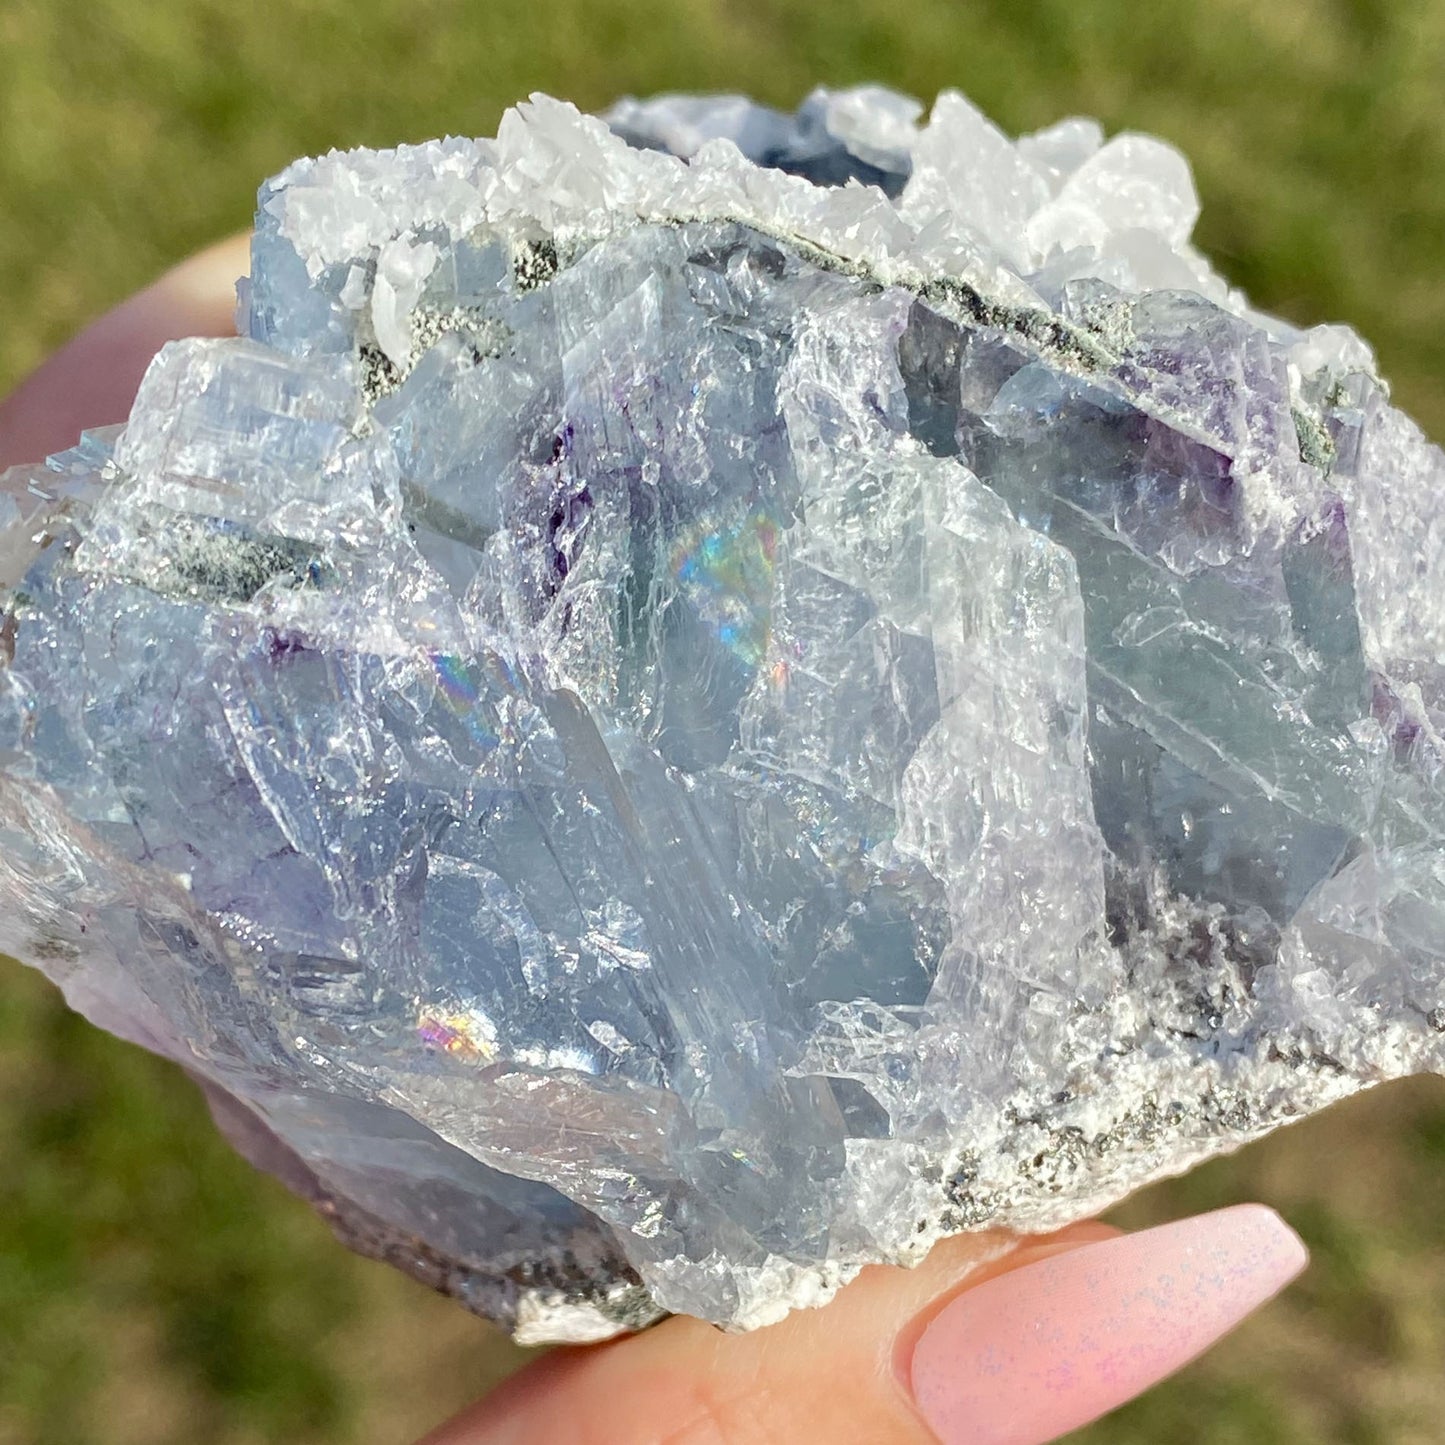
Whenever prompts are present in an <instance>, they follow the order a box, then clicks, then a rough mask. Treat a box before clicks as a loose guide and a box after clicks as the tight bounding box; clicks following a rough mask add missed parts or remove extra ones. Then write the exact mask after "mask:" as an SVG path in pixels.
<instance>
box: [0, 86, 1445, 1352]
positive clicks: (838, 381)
mask: <svg viewBox="0 0 1445 1445" xmlns="http://www.w3.org/2000/svg"><path fill="white" fill-rule="evenodd" d="M920 113H921V107H919V106H918V105H917V104H915V103H914V102H912V101H908V100H906V99H904V98H902V97H899V96H896V95H893V94H890V93H888V92H885V91H880V90H876V89H862V90H855V91H846V92H835V93H828V92H822V91H820V92H818V93H816V94H815V95H814V96H812V97H810V98H809V100H808V101H807V102H806V103H805V105H804V106H803V107H802V109H801V110H800V111H799V112H798V114H797V115H796V116H783V115H780V114H778V113H775V112H773V111H769V110H765V109H763V108H761V107H758V106H755V105H752V104H751V103H750V102H747V101H744V100H741V99H684V98H668V99H663V100H659V101H654V102H649V103H645V104H642V103H637V102H632V101H629V102H625V103H623V104H622V105H619V106H618V107H617V108H616V109H615V110H614V111H613V112H612V114H611V116H610V118H609V120H610V128H609V123H608V122H607V121H603V120H597V119H592V118H588V117H584V116H581V115H579V114H578V113H577V112H576V111H575V110H573V109H572V108H571V107H568V106H565V105H562V104H559V103H557V102H555V101H552V100H548V99H546V98H544V97H537V98H534V99H533V100H532V101H531V102H530V103H529V104H527V105H524V106H521V107H519V108H518V109H517V110H514V111H511V112H509V113H508V114H507V116H506V117H505V118H504V120H503V123H502V126H501V129H500V133H499V135H498V137H497V138H496V139H495V140H483V141H476V142H473V141H456V140H451V141H444V142H435V143H432V144H428V145H423V146H416V147H409V148H403V149H400V150H397V151H388V152H366V151H358V152H353V153H350V154H347V155H339V154H333V155H330V156H326V157H324V158H322V159H319V160H310V161H302V162H298V163H297V164H296V165H295V166H293V167H292V168H291V169H290V170H288V171H286V172H285V173H284V174H283V175H281V176H280V177H278V178H277V179H276V180H274V181H273V182H271V183H270V184H269V185H267V186H266V187H265V188H264V189H263V191H262V193H261V198H260V209H259V212H258V217H257V231H256V239H255V245H254V253H253V256H254V259H253V270H252V275H251V278H250V280H249V282H246V283H243V287H242V317H243V322H244V331H245V333H246V334H245V335H244V337H242V338H241V339H236V340H229V341H203V340H195V341H187V342H180V343H177V344H175V345H172V346H169V347H167V348H166V349H165V350H164V351H163V352H162V353H161V354H160V355H159V356H158V357H157V358H156V360H155V362H154V364H153V365H152V367H151V369H150V372H149V374H148V375H147V377H146V379H145V382H144V384H143V386H142V388H141V392H140V395H139V397H138V399H137V401H136V404H135V410H134V412H133V413H132V416H131V418H130V421H129V423H128V424H127V425H126V426H125V427H124V428H123V429H118V430H116V431H114V432H112V433H107V434H97V435H93V436H90V437H88V438H87V439H86V440H85V441H83V442H82V444H81V445H80V447H79V448H78V449H76V450H75V451H73V452H69V453H66V454H65V455H64V456H61V457H58V458H55V459H53V460H52V461H51V462H50V463H49V464H48V466H46V467H44V468H32V469H26V470H23V471H20V472H17V473H12V474H11V475H10V477H9V479H8V481H9V494H8V496H7V497H6V498H5V499H4V501H3V505H4V507H6V508H7V509H8V511H7V516H6V518H4V519H0V520H8V522H9V527H8V530H7V531H6V532H5V533H4V534H3V535H0V573H3V580H4V581H5V582H6V583H7V584H8V585H9V587H10V591H9V593H8V612H7V614H6V618H5V621H4V626H3V628H0V641H3V651H4V664H5V665H4V667H3V670H0V749H3V752H0V830H3V835H0V859H3V862H0V905H3V906H0V945H3V947H4V948H6V949H8V950H9V951H10V952H12V953H14V954H15V955H16V956H17V957H20V958H22V959H25V960H26V961H28V962H31V963H34V964H36V965H37V966H39V967H41V968H43V969H45V971H46V972H47V973H48V974H50V976H51V977H53V978H54V979H56V980H57V982H59V983H60V984H61V986H62V987H63V988H64V989H65V990H66V993H67V996H68V997H69V998H70V999H71V1001H72V1002H73V1003H74V1004H75V1005H76V1007H78V1008H80V1009H82V1010H83V1011H84V1012H86V1013H87V1014H88V1015H90V1016H91V1017H92V1018H94V1019H96V1020H97V1021H98V1022H100V1023H102V1024H104V1025H105V1026H106V1027H108V1028H110V1029H112V1030H114V1031H115V1032H117V1033H120V1034H122V1035H124V1036H125V1037H128V1038H131V1039H135V1040H137V1041H139V1042H141V1043H143V1044H145V1045H147V1046H148V1047H150V1048H153V1049H155V1050H157V1051H159V1052H162V1053H164V1054H167V1055H169V1056H171V1057H173V1058H176V1059H178V1060H179V1061H180V1062H181V1063H183V1064H184V1066H185V1067H186V1068H187V1069H189V1070H190V1071H191V1072H192V1073H193V1074H194V1075H196V1076H197V1077H198V1078H199V1079H200V1080H202V1081H203V1083H204V1084H205V1086H206V1087H207V1089H208V1091H209V1092H210V1094H211V1096H212V1098H213V1100H214V1102H215V1107H216V1111H217V1114H218V1117H219V1118H220V1119H221V1121H222V1123H223V1125H224V1126H225V1127H226V1128H227V1129H228V1131H229V1132H230V1133H231V1135H232V1136H233V1137H234V1138H235V1139H236V1140H237V1141H238V1143H239V1144H240V1146H241V1147H242V1148H243V1149H245V1150H246V1151H247V1152H248V1153H249V1154H250V1155H251V1156H252V1157H253V1158H255V1159H257V1160H258V1162H261V1163H263V1164H265V1165H266V1166H267V1167H270V1168H273V1169H275V1170H276V1171H277V1172H278V1173H280V1174H281V1175H282V1177H284V1178H286V1179H287V1180H288V1182H290V1183H291V1184H292V1185H293V1187H295V1188H297V1189H299V1190H301V1191H302V1192H304V1193H307V1194H308V1195H310V1196H311V1197H313V1198H314V1199H316V1200H317V1201H318V1202H319V1203H321V1204H322V1205H323V1207H324V1208H325V1209H326V1211H327V1213H328V1214H329V1215H330V1216H331V1217H332V1218H333V1219H334V1220H335V1221H336V1223H337V1227H338V1229H339V1230H340V1231H341V1233H342V1234H343V1236H344V1237H346V1238H348V1239H349V1240H351V1241H352V1242H353V1243H355V1244H357V1245H358V1247H361V1248H363V1249H367V1250H369V1251H371V1252H374V1253H377V1254H380V1255H382V1256H384V1257H386V1258H390V1259H393V1260H395V1261H396V1262H397V1263H399V1264H401V1265H403V1266H404V1267H406V1268H408V1269H410V1270H412V1271H413V1272H415V1273H418V1274H420V1275H422V1276H423V1277H424V1278H427V1279H430V1280H431V1281H433V1282H434V1283H436V1284H437V1285H438V1286H439V1287H441V1288H444V1289H447V1290H449V1291H451V1292H452V1293H454V1294H456V1295H458V1296H459V1297H460V1298H462V1299H463V1300H465V1301H466V1302H467V1303H468V1304H470V1305H471V1306H472V1307H473V1308H476V1309H478V1310H479V1311H482V1312H484V1313H487V1314H490V1315H492V1316H493V1317H495V1318H497V1319H499V1320H501V1321H503V1322H504V1323H505V1324H507V1325H509V1326H510V1327H512V1328H513V1329H514V1330H515V1331H516V1332H517V1333H518V1334H519V1335H520V1336H521V1337H522V1338H524V1339H528V1340H541V1339H557V1338H571V1339H582V1338H599V1337H601V1336H603V1335H606V1334H608V1333H611V1332H614V1331H616V1330H618V1329H621V1328H626V1327H629V1326H635V1325H639V1324H642V1323H646V1322H647V1321H648V1320H650V1319H652V1318H655V1317H656V1316H657V1315H658V1314H659V1313H661V1312H663V1311H688V1312H691V1313H694V1314H697V1315H701V1316H703V1317H705V1318H708V1319H712V1320H715V1321H717V1322H719V1323H722V1324H726V1325H730V1326H737V1327H747V1326H751V1325H755V1324H759V1323H762V1322H765V1321H767V1320H770V1319H774V1318H777V1317H778V1316H779V1315H780V1314H781V1313H782V1312H783V1311H785V1310H786V1309H787V1308H788V1307H790V1306H793V1305H798V1304H805V1303H815V1302H818V1301H820V1300H822V1299H825V1298H827V1297H828V1295H829V1294H830V1293H831V1292H832V1291H833V1290H834V1289H835V1288H836V1287H837V1286H838V1285H839V1284H840V1283H841V1282H842V1281H844V1280H845V1279H847V1278H848V1277H849V1276H850V1275H851V1274H852V1273H854V1272H856V1270H857V1269H858V1268H859V1267H860V1266H861V1265H862V1264H864V1263H866V1262H868V1261H872V1260H894V1261H910V1260H914V1259H917V1258H918V1257H920V1255H921V1254H922V1252H923V1251H924V1250H925V1249H926V1248H927V1247H928V1246H929V1245H930V1244H931V1243H932V1242H933V1241H934V1240H935V1239H937V1238H938V1237H939V1236H940V1235H942V1234H944V1233H948V1232H951V1231H955V1230H959V1229H963V1228H969V1227H974V1226H978V1225H981V1224H985V1223H988V1224H1001V1225H1010V1226H1014V1227H1018V1228H1043V1227H1049V1226H1055V1225H1059V1224H1062V1223H1064V1222H1066V1221H1069V1220H1072V1219H1075V1218H1078V1217H1080V1216H1083V1215H1085V1214H1087V1213H1089V1212H1092V1211H1094V1210H1096V1209H1098V1208H1100V1207H1102V1206H1104V1205H1106V1204H1108V1203H1110V1202H1112V1201H1113V1200H1115V1199H1117V1198H1118V1197H1120V1196H1121V1195H1122V1194H1124V1193H1125V1192H1127V1191H1128V1190H1129V1189H1131V1188H1133V1187H1135V1186H1136V1185H1138V1184H1140V1183H1142V1182H1143V1181H1145V1180H1147V1179H1149V1178H1151V1177H1155V1176H1157V1175H1159V1174H1161V1173H1168V1172H1173V1171H1177V1170H1179V1169H1182V1168H1184V1167H1186V1166H1187V1165H1189V1164H1190V1163H1192V1162H1193V1161H1195V1160H1196V1159H1199V1158H1201V1157H1204V1156H1205V1155H1208V1154H1210V1153H1213V1152H1216V1151H1218V1150H1221V1149H1224V1148H1229V1147H1232V1146H1233V1145H1235V1144H1238V1143H1239V1142H1241V1141H1242V1140H1244V1139H1247V1138H1250V1137H1253V1136H1255V1135H1257V1134H1259V1133H1262V1132H1264V1131H1266V1130H1268V1129H1269V1128H1271V1127H1273V1126H1274V1125H1275V1124H1278V1123H1280V1122H1282V1121H1284V1120H1286V1119H1289V1118H1292V1117H1296V1116H1298V1115H1300V1114H1302V1113H1305V1112H1308V1111H1309V1110H1311V1109H1313V1108H1316V1107H1319V1106H1321V1105H1323V1104H1325V1103H1327V1102H1328V1101H1330V1100H1332V1099H1335V1098H1338V1097H1340V1096H1342V1095H1344V1094H1346V1093H1349V1092H1350V1091H1352V1090H1354V1089H1357V1088H1359V1087H1361V1086H1362V1085H1365V1084H1369V1083H1373V1082H1375V1081H1377V1080H1380V1079H1383V1078H1387V1077H1391V1076H1395V1075H1399V1074H1404V1073H1408V1072H1411V1071H1416V1070H1426V1069H1432V1068H1433V1069H1440V1068H1442V1067H1445V959H1442V950H1445V849H1442V826H1445V806H1442V797H1441V786H1442V784H1441V778H1442V742H1441V737H1440V732H1439V728H1440V726H1441V722H1442V709H1445V604H1442V600H1441V596H1440V594H1439V591H1438V587H1437V585H1436V580H1437V579H1438V578H1439V577H1440V576H1441V575H1442V567H1441V563H1442V552H1445V510H1442V507H1441V503H1440V497H1441V495H1442V489H1445V458H1442V455H1441V453H1440V452H1438V451H1437V450H1436V449H1434V448H1433V447H1431V446H1430V445H1428V444H1427V443H1426V442H1425V441H1424V439H1423V438H1422V437H1421V435H1420V433H1419V432H1418V431H1417V430H1416V429H1415V428H1414V426H1413V425H1412V424H1411V423H1410V422H1408V421H1407V420H1406V419H1405V418H1404V417H1403V416H1401V415H1400V414H1399V413H1398V412H1396V411H1393V410H1391V408H1390V406H1389V404H1388V401H1387V399H1386V394H1385V391H1384V389H1383V387H1382V385H1381V383H1380V382H1379V381H1378V380H1377V379H1376V377H1375V375H1374V373H1373V369H1372V362H1371V358H1370V354H1369V352H1368V351H1367V349H1366V348H1365V347H1364V345H1363V344H1362V343H1361V342H1360V341H1359V340H1358V338H1356V337H1355V336H1354V335H1353V334H1352V333H1350V332H1348V331H1345V330H1343V329H1341V328H1327V327H1321V328H1317V329H1315V330H1312V331H1300V330H1298V329H1296V328H1294V327H1291V326H1289V325H1287V324H1285V323H1284V322H1281V321H1277V320H1274V319H1272V318H1270V317H1267V316H1263V315H1260V314H1258V313H1256V312H1254V311H1252V310H1251V309H1250V308H1249V306H1248V304H1247V303H1246V302H1245V300H1244V299H1243V298H1242V297H1240V296H1239V295H1238V294H1236V293H1233V292H1231V291H1229V290H1228V289H1227V287H1226V286H1225V285H1224V283H1223V282H1221V281H1220V280H1219V279H1218V278H1217V277H1216V276H1215V275H1214V274H1213V273H1212V272H1211V271H1210V269H1209V268H1208V266H1207V265H1206V263H1205V262H1204V261H1203V260H1202V259H1201V258H1200V256H1199V255H1198V254H1197V253H1196V252H1195V251H1194V250H1192V249H1191V247H1190V245H1189V242H1188V236H1189V233H1190V229H1191V226H1192V223H1193V221H1194V217H1195V213H1196V209H1197V207H1196V202H1195V198H1194V192H1193V188H1192V184H1191V181H1190V178H1189V173H1188V169H1187V167H1186V166H1185V164H1184V162H1183V161H1182V160H1181V159H1180V157H1179V156H1178V155H1177V154H1176V153H1175V152H1174V151H1172V150H1171V149H1169V148H1168V147H1167V146H1165V145H1164V144H1162V143H1161V142H1159V141H1155V140H1151V139H1149V138H1147V137H1143V136H1131V135H1125V136H1120V137H1116V138H1115V139H1113V140H1111V141H1108V142H1107V143H1105V142H1104V140H1103V137H1102V135H1101V134H1100V132H1099V130H1098V128H1097V127H1096V126H1094V125H1093V124H1092V123H1090V122H1086V121H1066V122H1064V123H1063V124H1061V125H1059V126H1056V127H1054V128H1052V129H1050V130H1048V131H1044V132H1042V133H1040V134H1038V135H1033V136H1028V137H1025V138H1023V139H1022V140H1020V141H1018V142H1017V143H1015V142H1013V141H1011V140H1009V139H1008V138H1006V137H1005V136H1003V135H1002V134H1001V133H1000V132H999V131H998V130H996V129H995V128H994V127H993V126H992V125H990V124H989V123H988V122H987V121H986V120H985V119H984V118H983V117H982V116H980V115H979V114H978V113H977V112H976V111H975V110H974V109H973V108H972V107H970V106H969V104H968V103H967V102H966V101H965V100H963V99H962V97H960V96H958V95H952V94H949V95H944V96H942V97H940V99H939V100H938V102H937V103H936V105H935V106H934V108H933V111H932V115H931V118H930V119H929V120H928V121H927V123H926V124H920V120H919V117H920Z"/></svg>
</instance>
